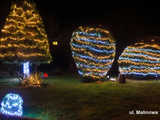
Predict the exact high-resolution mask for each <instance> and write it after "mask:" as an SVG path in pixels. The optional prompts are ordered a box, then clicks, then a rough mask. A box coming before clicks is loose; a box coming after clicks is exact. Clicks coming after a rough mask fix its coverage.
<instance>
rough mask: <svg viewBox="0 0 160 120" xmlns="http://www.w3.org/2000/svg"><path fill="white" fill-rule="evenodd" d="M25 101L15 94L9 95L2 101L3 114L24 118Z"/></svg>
mask: <svg viewBox="0 0 160 120" xmlns="http://www.w3.org/2000/svg"><path fill="white" fill-rule="evenodd" d="M22 104H23V99H22V98H21V97H20V96H19V95H18V94H14V93H8V94H7V95H6V96H5V97H4V98H3V100H2V103H1V109H0V111H1V113H2V114H6V115H12V116H22V114H23V106H22Z"/></svg>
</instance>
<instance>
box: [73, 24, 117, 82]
mask: <svg viewBox="0 0 160 120" xmlns="http://www.w3.org/2000/svg"><path fill="white" fill-rule="evenodd" d="M70 45H71V50H72V57H73V58H74V61H75V63H76V67H77V69H78V73H79V75H80V76H82V77H83V78H91V79H94V80H97V79H104V78H105V77H106V74H107V72H108V71H109V69H110V68H111V65H112V62H113V60H114V56H115V42H114V39H113V37H112V36H111V33H110V32H109V31H108V30H105V29H102V28H97V27H82V26H80V27H79V28H78V29H77V30H75V31H74V32H73V34H72V38H71V42H70Z"/></svg>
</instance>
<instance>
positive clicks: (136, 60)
mask: <svg viewBox="0 0 160 120" xmlns="http://www.w3.org/2000/svg"><path fill="white" fill-rule="evenodd" d="M119 59H120V60H131V61H133V62H144V63H151V64H154V63H160V61H151V60H140V59H136V58H129V57H128V58H126V57H120V58H119Z"/></svg>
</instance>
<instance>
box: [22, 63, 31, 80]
mask: <svg viewBox="0 0 160 120" xmlns="http://www.w3.org/2000/svg"><path fill="white" fill-rule="evenodd" d="M29 64H30V63H29V62H25V63H23V74H24V75H25V76H26V77H29V75H30V69H29Z"/></svg>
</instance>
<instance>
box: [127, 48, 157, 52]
mask: <svg viewBox="0 0 160 120" xmlns="http://www.w3.org/2000/svg"><path fill="white" fill-rule="evenodd" d="M126 50H129V51H132V50H133V51H136V50H137V49H136V48H135V49H134V48H126ZM138 51H142V52H143V51H145V52H153V53H160V50H152V49H146V48H145V49H144V48H139V49H138Z"/></svg>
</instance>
